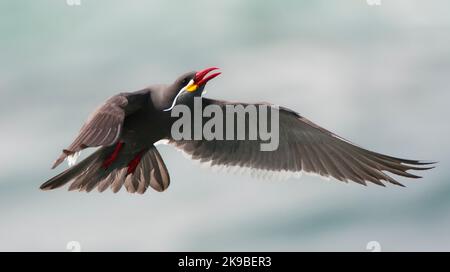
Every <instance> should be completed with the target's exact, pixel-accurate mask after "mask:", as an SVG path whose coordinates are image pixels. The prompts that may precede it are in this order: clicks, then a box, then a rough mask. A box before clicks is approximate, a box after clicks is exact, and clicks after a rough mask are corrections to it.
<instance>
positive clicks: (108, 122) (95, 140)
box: [52, 93, 145, 168]
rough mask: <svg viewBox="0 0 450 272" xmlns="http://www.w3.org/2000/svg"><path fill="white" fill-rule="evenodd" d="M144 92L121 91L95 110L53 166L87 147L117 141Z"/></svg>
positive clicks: (110, 143)
mask: <svg viewBox="0 0 450 272" xmlns="http://www.w3.org/2000/svg"><path fill="white" fill-rule="evenodd" d="M144 97H145V96H144V95H142V94H140V93H139V94H137V93H136V94H133V93H121V94H118V95H115V96H113V97H111V98H109V99H108V100H107V101H106V102H105V103H103V104H102V105H101V106H100V107H98V108H97V110H96V111H94V112H93V113H92V114H91V116H90V117H89V118H88V120H87V121H86V123H85V124H84V125H83V126H82V127H81V129H80V131H79V133H78V136H77V137H76V138H75V140H74V141H73V142H72V144H71V145H69V147H67V148H66V149H64V150H63V153H62V154H61V156H60V157H59V158H58V159H57V160H56V161H55V163H54V165H53V167H52V168H55V167H56V166H58V165H59V164H60V163H61V162H63V161H64V159H65V158H66V157H67V156H70V155H73V154H75V153H77V152H79V151H81V150H82V149H84V148H87V147H97V146H109V145H112V144H114V143H116V142H117V139H118V138H119V136H120V133H121V131H122V127H123V121H124V119H125V116H126V115H127V114H130V113H131V112H133V111H134V110H136V109H137V108H138V107H137V105H138V104H139V102H140V101H139V100H142V99H143V98H144Z"/></svg>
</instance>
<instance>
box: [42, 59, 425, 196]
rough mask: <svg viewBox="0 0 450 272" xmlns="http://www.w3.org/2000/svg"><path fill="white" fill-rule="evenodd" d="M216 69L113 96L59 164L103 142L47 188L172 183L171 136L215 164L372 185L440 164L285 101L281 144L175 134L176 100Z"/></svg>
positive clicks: (185, 99)
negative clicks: (352, 138) (384, 149)
mask: <svg viewBox="0 0 450 272" xmlns="http://www.w3.org/2000/svg"><path fill="white" fill-rule="evenodd" d="M216 69H217V68H214V67H212V68H208V69H205V70H202V71H199V72H189V73H186V74H183V75H181V76H180V77H179V78H177V79H176V80H175V81H174V82H173V83H172V84H170V85H155V86H151V87H148V88H146V89H143V90H140V91H137V92H130V93H120V94H118V95H115V96H113V97H111V98H109V99H108V100H107V101H106V102H105V103H104V104H103V105H101V106H100V107H99V108H98V109H97V110H96V111H95V112H94V113H93V114H92V115H91V117H90V118H89V119H88V120H87V122H86V123H85V124H84V125H83V126H82V128H81V130H80V132H79V134H78V136H77V137H76V138H75V140H74V141H73V143H72V144H71V145H69V147H67V148H66V149H64V150H63V152H62V154H61V156H60V157H59V158H58V159H57V160H56V162H55V164H54V165H53V168H55V167H56V166H58V165H59V164H60V163H61V162H63V161H64V160H65V159H69V160H73V157H74V156H75V155H76V154H77V153H78V152H80V151H81V150H83V149H85V148H88V147H99V148H98V149H97V150H96V151H95V152H94V153H93V154H91V155H90V156H88V157H87V158H85V159H84V160H82V161H81V162H79V163H78V164H75V165H73V166H71V167H70V168H68V169H67V170H65V171H63V172H62V173H60V174H59V175H57V176H55V177H53V178H51V179H50V180H48V181H47V182H45V183H44V184H42V186H41V187H40V188H41V189H43V190H51V189H55V188H58V187H61V186H63V185H65V184H67V183H70V186H69V190H78V191H87V192H90V191H91V190H93V189H94V188H97V189H98V191H100V192H103V191H104V190H106V189H107V188H111V189H112V191H113V192H117V191H119V190H120V189H121V187H122V186H125V188H126V190H127V191H128V192H130V193H144V192H145V191H146V189H147V188H148V186H150V187H152V188H153V189H155V190H156V191H164V190H165V189H167V187H168V186H169V182H170V177H169V173H168V171H167V168H166V165H165V164H164V161H163V159H162V158H161V155H160V154H159V152H158V150H157V149H156V147H155V145H154V144H155V143H156V142H158V141H160V140H167V141H168V143H169V144H171V145H173V146H175V147H176V148H178V149H181V150H182V151H184V152H185V153H187V154H189V155H190V156H191V158H192V159H194V160H200V161H201V162H209V163H210V165H222V166H235V167H242V168H251V169H255V170H262V171H268V172H271V173H274V172H275V173H277V172H289V173H301V172H307V173H315V174H319V175H321V176H324V177H333V178H335V179H337V180H340V181H345V182H347V181H349V180H350V181H354V182H357V183H360V184H364V185H366V182H372V183H375V184H378V185H381V186H384V183H383V181H384V182H389V183H393V184H396V185H401V186H403V185H402V184H400V183H399V182H398V181H396V180H395V179H394V178H392V177H391V176H389V175H388V174H386V172H390V173H392V174H395V175H399V176H403V177H407V178H419V176H417V175H414V174H411V173H409V172H407V171H408V170H427V169H431V168H433V167H432V166H430V165H431V164H433V162H422V161H418V160H406V159H400V158H396V157H391V156H387V155H383V154H380V153H376V152H373V151H369V150H366V149H363V148H361V147H358V146H356V145H354V144H352V143H350V142H349V141H346V140H344V139H343V138H341V137H339V136H337V135H336V134H334V133H332V132H330V131H328V130H326V129H324V128H322V127H320V126H318V125H316V124H314V123H313V122H311V121H309V120H308V119H306V118H304V117H302V116H300V115H299V114H298V113H296V112H294V111H292V110H290V109H287V108H282V107H280V108H277V110H278V113H279V135H280V136H279V146H278V149H276V150H274V151H266V152H263V151H260V148H259V147H260V145H259V144H260V143H261V142H262V141H260V140H253V141H252V140H174V139H173V138H172V136H171V127H172V124H173V123H174V122H175V120H176V119H175V118H173V117H171V110H172V108H173V107H174V105H176V104H184V105H187V106H189V107H192V104H193V102H192V101H193V100H194V97H201V95H202V94H203V92H204V88H205V85H206V83H207V82H208V81H209V80H211V79H212V78H214V77H216V76H218V75H219V74H220V73H214V74H211V75H208V74H209V73H210V72H211V71H213V70H216ZM202 103H203V106H208V105H217V106H218V107H220V108H225V107H226V106H227V105H243V106H245V105H248V104H245V103H231V102H226V101H219V100H213V99H208V98H202ZM255 105H262V104H255ZM206 119H207V118H205V120H206ZM205 120H203V122H205ZM248 122H249V121H248V120H246V124H247V125H248Z"/></svg>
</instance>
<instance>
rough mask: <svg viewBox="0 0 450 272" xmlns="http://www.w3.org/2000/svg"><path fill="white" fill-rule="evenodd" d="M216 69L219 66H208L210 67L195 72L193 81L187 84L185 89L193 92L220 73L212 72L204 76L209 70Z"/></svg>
mask: <svg viewBox="0 0 450 272" xmlns="http://www.w3.org/2000/svg"><path fill="white" fill-rule="evenodd" d="M217 69H219V68H217V67H210V68H206V69H204V70H201V71H199V72H197V73H196V74H195V77H194V82H193V83H192V84H191V85H189V86H188V88H187V90H188V91H189V92H194V91H196V90H197V88H198V87H201V86H203V85H205V84H206V83H207V82H208V81H210V80H211V79H213V78H215V77H216V76H218V75H220V74H221V73H213V74H210V75H208V76H206V75H207V74H208V73H209V72H211V71H214V70H217Z"/></svg>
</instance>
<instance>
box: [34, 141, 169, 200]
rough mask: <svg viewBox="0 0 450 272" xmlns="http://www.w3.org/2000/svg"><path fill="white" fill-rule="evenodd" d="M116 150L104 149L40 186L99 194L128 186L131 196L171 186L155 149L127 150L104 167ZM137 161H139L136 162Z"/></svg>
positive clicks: (43, 188)
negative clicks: (150, 189)
mask: <svg viewBox="0 0 450 272" xmlns="http://www.w3.org/2000/svg"><path fill="white" fill-rule="evenodd" d="M112 153H114V148H111V147H102V148H100V149H98V150H97V151H95V152H94V153H93V154H91V155H90V156H88V157H87V158H86V159H84V160H82V161H81V162H79V163H78V164H76V165H74V166H72V167H70V168H69V169H67V170H65V171H64V172H62V173H60V174H59V175H56V176H55V177H53V178H51V179H49V180H48V181H47V182H45V183H44V184H42V185H41V187H40V188H41V189H42V190H52V189H56V188H59V187H61V186H63V185H65V184H67V183H69V182H71V184H70V186H69V190H70V191H72V190H78V191H86V192H90V191H92V190H93V189H94V188H96V187H97V189H98V191H99V192H103V191H105V190H106V189H107V188H109V187H111V189H112V191H113V192H118V191H119V190H120V189H121V188H122V186H125V188H126V189H127V191H128V192H130V193H141V194H142V193H144V192H145V191H146V190H147V188H148V186H150V187H152V188H153V189H155V190H156V191H164V190H165V189H167V187H168V186H169V183H170V178H169V174H168V171H167V168H166V166H165V164H164V162H163V160H162V158H161V156H160V155H159V152H158V150H157V149H156V147H154V146H153V147H152V148H150V149H148V150H144V151H143V152H140V153H139V154H130V153H127V152H126V150H125V151H124V152H123V153H121V154H120V156H119V157H120V158H119V159H118V160H116V161H114V163H112V164H108V166H105V162H107V161H108V158H109V157H110V156H111V154H112ZM137 158H138V159H137Z"/></svg>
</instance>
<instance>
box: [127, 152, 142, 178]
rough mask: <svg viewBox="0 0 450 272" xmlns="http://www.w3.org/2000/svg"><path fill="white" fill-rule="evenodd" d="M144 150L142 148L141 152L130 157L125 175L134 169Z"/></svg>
mask: <svg viewBox="0 0 450 272" xmlns="http://www.w3.org/2000/svg"><path fill="white" fill-rule="evenodd" d="M144 153H145V150H142V151H141V152H139V153H138V154H137V155H136V156H135V157H134V159H132V160H131V161H130V162H129V163H128V169H127V175H129V174H133V173H134V171H135V170H136V168H137V166H138V165H139V163H140V162H141V159H142V155H144Z"/></svg>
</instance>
